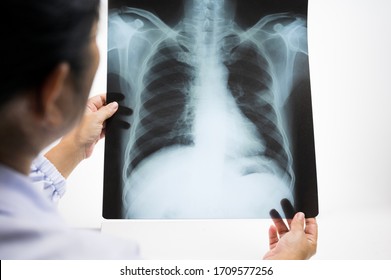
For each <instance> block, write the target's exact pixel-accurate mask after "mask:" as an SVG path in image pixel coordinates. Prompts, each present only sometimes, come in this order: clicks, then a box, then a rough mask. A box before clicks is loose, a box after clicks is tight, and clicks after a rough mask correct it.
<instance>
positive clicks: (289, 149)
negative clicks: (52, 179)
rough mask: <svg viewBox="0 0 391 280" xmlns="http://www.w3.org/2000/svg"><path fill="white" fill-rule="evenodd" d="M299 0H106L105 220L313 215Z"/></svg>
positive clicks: (303, 13)
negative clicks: (112, 111)
mask: <svg viewBox="0 0 391 280" xmlns="http://www.w3.org/2000/svg"><path fill="white" fill-rule="evenodd" d="M307 5H308V3H307V0H305V1H304V0H297V1H291V0H284V1H273V0H264V1H262V0H259V1H250V0H240V1H231V0H183V1H181V0H175V1H170V0H165V1H163V0H149V1H146V0H145V1H137V0H119V1H115V0H111V1H109V16H108V85H107V88H108V102H111V101H117V102H118V103H119V104H120V109H119V111H118V112H117V113H116V115H115V116H114V117H113V118H112V119H110V120H109V121H108V122H107V133H106V147H105V172H104V199H103V200H104V205H103V216H104V217H105V218H109V219H253V218H269V217H270V216H269V213H270V211H271V210H272V209H276V210H277V211H278V212H279V213H281V215H282V216H283V215H284V210H283V208H284V207H282V206H281V201H283V202H284V203H283V205H284V204H285V212H287V211H286V205H287V204H290V205H292V206H293V208H292V210H294V211H304V212H305V213H306V215H307V216H316V215H317V214H318V197H317V180H316V167H315V148H314V134H313V121H312V106H311V91H310V79H309V63H308V44H307Z"/></svg>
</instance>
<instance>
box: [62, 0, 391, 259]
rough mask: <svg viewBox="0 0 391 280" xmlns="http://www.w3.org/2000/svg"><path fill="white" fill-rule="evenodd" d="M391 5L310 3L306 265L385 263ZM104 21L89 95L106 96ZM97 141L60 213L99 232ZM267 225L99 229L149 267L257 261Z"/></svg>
mask: <svg viewBox="0 0 391 280" xmlns="http://www.w3.org/2000/svg"><path fill="white" fill-rule="evenodd" d="M390 12H391V2H390V1H389V0H327V1H324V0H309V13H308V32H309V56H310V71H311V88H312V99H313V100H312V101H313V103H312V104H313V114H314V128H315V144H316V159H317V173H318V190H319V206H320V214H319V216H318V224H319V240H318V242H319V245H318V253H317V255H316V256H315V257H314V259H391V217H390V214H391V92H390V83H391V71H390V67H391V16H390ZM106 13H107V0H106V1H103V6H102V16H101V26H100V33H99V38H98V43H99V46H100V49H101V64H100V68H99V70H98V74H97V78H96V80H95V83H94V86H93V89H92V92H91V95H95V94H98V93H102V92H105V89H106V70H107V68H106V38H107V37H106V32H107V28H106V20H107V18H106ZM103 161H104V142H103V141H101V142H100V143H99V144H98V146H97V147H96V150H95V152H94V154H93V156H92V157H91V158H90V159H89V160H87V161H85V162H83V163H81V164H80V166H79V167H78V168H77V170H75V171H74V173H73V174H72V175H71V176H70V178H69V180H68V191H67V194H66V196H65V197H64V198H63V200H62V201H61V202H60V206H59V207H60V211H61V212H62V213H63V215H64V217H65V218H66V220H67V221H68V222H69V223H70V224H71V226H73V227H77V228H80V227H81V228H100V227H101V224H102V221H103V218H102V216H101V212H102V193H103ZM270 223H271V222H270V220H235V221H186V222H185V221H125V222H114V221H106V222H105V223H104V227H103V229H104V231H106V232H111V233H114V234H119V235H122V236H127V237H130V238H134V239H136V240H138V241H139V243H140V245H141V250H142V253H143V255H144V257H145V258H147V259H157V258H160V259H165V258H193V259H194V258H199V259H202V258H221V259H224V258H226V259H234V258H237V259H257V258H261V257H262V255H263V254H264V253H265V252H266V250H267V242H268V241H267V229H268V226H269V224H270Z"/></svg>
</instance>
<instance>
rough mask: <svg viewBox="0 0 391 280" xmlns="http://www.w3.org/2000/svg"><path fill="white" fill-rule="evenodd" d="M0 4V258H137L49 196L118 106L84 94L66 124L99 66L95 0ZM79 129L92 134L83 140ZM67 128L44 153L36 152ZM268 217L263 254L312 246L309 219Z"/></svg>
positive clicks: (276, 255)
mask: <svg viewBox="0 0 391 280" xmlns="http://www.w3.org/2000/svg"><path fill="white" fill-rule="evenodd" d="M1 7H2V10H3V11H5V12H4V13H5V14H6V16H4V17H1V20H0V21H1V24H2V25H1V26H2V27H7V28H2V31H1V32H2V34H1V35H2V36H1V38H2V41H3V43H2V44H1V52H0V53H1V55H2V56H3V57H2V59H1V63H2V66H3V67H2V69H3V71H2V72H3V74H2V77H1V84H0V87H1V91H0V92H1V95H0V117H1V123H0V258H1V259H134V258H139V253H138V247H137V245H136V244H134V243H132V242H130V241H124V240H119V239H114V238H111V237H108V236H105V235H103V234H100V233H95V232H89V231H75V230H72V229H70V228H68V227H67V226H66V224H65V222H64V221H63V220H62V218H61V217H60V215H59V213H58V212H57V209H56V207H55V205H54V204H53V202H52V200H53V198H58V197H60V196H61V195H62V194H63V187H64V177H67V176H68V175H69V173H70V172H71V171H72V170H73V168H74V167H75V166H76V165H77V164H78V163H79V162H80V161H81V160H83V159H84V158H87V157H88V156H89V155H90V154H91V152H92V150H93V147H94V144H95V143H96V141H98V140H99V138H100V136H101V133H102V128H103V122H104V121H105V120H106V119H107V118H109V117H110V116H111V115H112V114H114V112H115V111H116V110H117V107H118V105H117V104H116V103H112V104H108V105H105V98H104V97H103V96H101V97H96V98H94V99H90V101H89V102H88V110H87V112H86V113H85V115H84V118H83V121H82V122H81V123H80V124H79V126H77V127H76V128H75V129H73V130H72V128H73V127H74V126H75V125H76V124H78V123H79V121H80V119H81V117H82V116H83V113H84V112H85V106H86V103H87V99H88V94H89V91H90V88H91V85H92V81H93V78H94V75H95V73H96V70H97V67H98V63H99V53H98V48H97V45H96V40H95V37H96V26H97V19H98V10H99V1H98V0H40V1H36V0H24V1H2V2H1ZM85 127H88V130H86V129H85ZM89 129H91V130H89ZM86 131H92V132H91V133H87V135H86V134H84V136H85V137H84V136H83V135H82V133H85V132H86ZM65 134H67V135H66V136H65V137H64V138H63V139H62V141H61V142H60V144H58V146H56V147H55V148H53V149H52V150H51V151H50V152H49V153H48V154H47V155H46V157H42V156H39V155H40V153H41V151H42V150H43V149H44V148H45V147H47V146H48V145H49V144H51V143H52V142H53V141H55V140H56V139H58V138H60V137H62V136H63V135H65ZM31 166H32V170H33V173H32V175H31V178H29V173H30V169H31ZM55 166H56V167H57V168H56V167H55ZM32 179H33V180H32ZM34 182H35V184H34ZM36 184H38V185H40V187H39V188H37V185H36ZM40 188H41V189H40ZM42 189H44V190H45V191H46V193H49V196H50V198H51V199H48V198H47V195H45V193H44V192H43V191H42ZM274 221H275V226H272V227H271V229H270V231H269V239H270V249H271V250H270V251H269V252H268V253H267V254H266V255H265V258H267V259H281V258H284V259H305V258H309V257H311V256H312V255H313V254H314V253H315V250H316V241H317V226H316V221H315V219H306V226H304V216H303V215H302V214H301V213H298V214H297V215H296V216H295V218H294V219H293V220H292V221H291V222H290V230H289V229H288V227H287V226H286V225H285V224H284V222H283V221H282V219H281V218H276V219H275V220H274ZM279 238H281V239H279Z"/></svg>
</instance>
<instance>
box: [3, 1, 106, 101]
mask: <svg viewBox="0 0 391 280" xmlns="http://www.w3.org/2000/svg"><path fill="white" fill-rule="evenodd" d="M99 2H100V0H7V1H1V2H0V7H1V11H2V16H1V17H0V23H1V25H0V29H1V31H0V32H1V33H0V34H1V37H0V38H1V43H0V55H1V56H2V57H1V59H0V63H1V64H0V65H1V73H0V77H1V79H0V106H1V105H2V104H4V103H5V102H6V101H7V100H9V99H11V98H12V97H13V96H14V95H15V94H16V93H17V92H18V91H21V90H25V89H33V88H36V87H39V86H40V85H41V83H42V82H43V80H44V79H45V78H46V77H47V75H48V74H49V73H50V72H51V71H52V70H53V69H54V68H55V67H56V66H57V65H58V64H59V63H61V62H68V63H69V64H70V67H71V71H72V73H73V74H74V75H75V76H79V74H81V73H82V72H83V69H84V65H85V64H86V62H87V60H88V59H89V58H88V56H87V57H86V49H87V45H88V43H89V42H90V39H91V35H90V34H91V30H92V26H93V23H94V22H95V20H97V19H98V17H99Z"/></svg>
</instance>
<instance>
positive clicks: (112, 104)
mask: <svg viewBox="0 0 391 280" xmlns="http://www.w3.org/2000/svg"><path fill="white" fill-rule="evenodd" d="M109 106H110V108H112V109H113V110H117V109H118V103H117V102H115V101H114V102H111V103H109Z"/></svg>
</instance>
